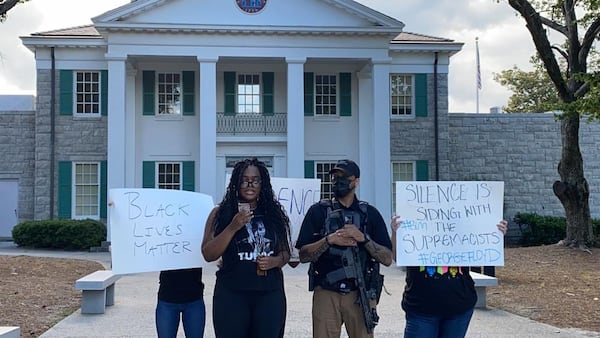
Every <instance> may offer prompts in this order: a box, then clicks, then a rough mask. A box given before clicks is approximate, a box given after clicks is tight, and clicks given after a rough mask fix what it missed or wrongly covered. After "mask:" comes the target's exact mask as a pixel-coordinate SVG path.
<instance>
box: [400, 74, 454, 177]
mask: <svg viewBox="0 0 600 338" xmlns="http://www.w3.org/2000/svg"><path fill="white" fill-rule="evenodd" d="M447 88H448V76H447V75H446V74H441V75H438V97H437V101H438V114H437V115H438V135H439V140H438V148H439V158H438V161H439V175H440V180H447V179H449V176H448V175H449V170H450V167H449V157H448V153H449V135H450V133H449V130H448V90H447ZM434 93H435V88H434V83H433V75H432V74H430V75H428V76H427V107H428V113H427V117H415V118H410V119H392V121H391V122H390V150H391V156H390V157H391V160H392V161H417V160H428V161H429V163H430V165H429V177H431V178H432V179H433V178H435V173H436V166H435V136H434V132H433V131H434V129H435V110H434V102H435V95H434Z"/></svg>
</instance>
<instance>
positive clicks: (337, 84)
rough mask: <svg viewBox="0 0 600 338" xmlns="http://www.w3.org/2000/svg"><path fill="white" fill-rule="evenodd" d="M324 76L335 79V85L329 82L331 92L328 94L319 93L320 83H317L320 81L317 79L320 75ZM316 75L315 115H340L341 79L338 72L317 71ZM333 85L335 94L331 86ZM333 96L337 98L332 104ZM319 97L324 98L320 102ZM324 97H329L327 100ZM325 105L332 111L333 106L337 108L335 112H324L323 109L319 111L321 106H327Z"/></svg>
mask: <svg viewBox="0 0 600 338" xmlns="http://www.w3.org/2000/svg"><path fill="white" fill-rule="evenodd" d="M324 76H327V77H329V79H331V78H334V79H335V85H334V86H332V85H331V84H329V86H328V87H329V90H328V91H329V92H330V93H328V94H324V93H321V94H319V93H318V88H319V86H320V85H319V84H318V83H317V82H318V81H317V80H318V78H319V77H324ZM314 77H315V79H314V81H315V83H314V85H313V92H314V100H315V102H314V105H315V106H314V109H315V110H314V116H315V117H320V118H327V117H339V116H340V79H339V76H338V74H330V73H315V76H314ZM321 86H323V85H322V84H321ZM323 87H324V86H323ZM332 87H333V88H335V94H333V95H332V94H331V88H332ZM332 97H333V98H335V103H333V104H331V100H330V99H331V98H332ZM319 98H321V99H322V100H321V101H322V102H321V103H318V101H319ZM324 98H328V99H327V100H323V99H324ZM323 101H328V102H327V103H323ZM325 107H327V108H329V109H330V111H331V108H332V107H333V108H334V110H335V112H334V113H333V114H332V113H329V114H323V112H322V109H321V112H320V113H319V108H325Z"/></svg>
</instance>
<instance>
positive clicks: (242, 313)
mask: <svg viewBox="0 0 600 338" xmlns="http://www.w3.org/2000/svg"><path fill="white" fill-rule="evenodd" d="M286 310H287V305H286V299H285V292H284V290H283V289H281V290H270V291H249V290H231V289H228V288H227V287H225V286H223V285H219V283H217V285H215V293H214V296H213V326H214V328H215V335H216V337H217V338H279V337H282V336H283V332H284V326H285V315H286Z"/></svg>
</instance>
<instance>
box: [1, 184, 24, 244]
mask: <svg viewBox="0 0 600 338" xmlns="http://www.w3.org/2000/svg"><path fill="white" fill-rule="evenodd" d="M18 202H19V184H18V182H17V181H16V180H14V181H13V180H7V181H4V180H2V181H0V239H10V238H12V229H13V227H14V226H15V225H16V224H17V222H18V219H19V218H18V215H17V213H18V212H17V208H18Z"/></svg>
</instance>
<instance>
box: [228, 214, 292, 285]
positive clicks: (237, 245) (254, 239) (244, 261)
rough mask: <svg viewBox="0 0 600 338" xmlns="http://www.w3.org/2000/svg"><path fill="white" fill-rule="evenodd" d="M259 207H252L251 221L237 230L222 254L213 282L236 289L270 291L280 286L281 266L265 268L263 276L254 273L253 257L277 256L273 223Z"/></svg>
mask: <svg viewBox="0 0 600 338" xmlns="http://www.w3.org/2000/svg"><path fill="white" fill-rule="evenodd" d="M263 214H264V213H263V212H262V210H258V209H256V210H254V217H252V220H251V221H250V222H249V223H248V224H246V225H245V226H244V227H242V228H241V229H240V230H238V231H237V232H236V233H235V235H234V236H233V238H232V239H231V241H230V242H229V245H228V246H227V249H226V250H225V253H223V264H222V267H221V269H220V270H219V271H218V272H217V282H218V283H223V284H225V286H227V287H229V288H231V289H236V290H273V289H280V288H281V287H283V275H282V272H281V268H274V269H271V270H268V271H267V274H266V276H259V275H258V274H257V273H256V268H257V266H256V258H257V257H258V256H259V255H262V256H277V255H278V254H279V252H277V251H276V250H277V246H278V241H279V239H278V238H277V236H276V234H275V231H273V224H269V222H268V221H267V220H266V218H265V217H264V216H263Z"/></svg>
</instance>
